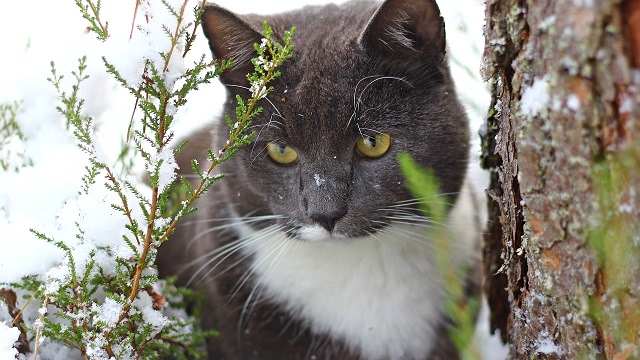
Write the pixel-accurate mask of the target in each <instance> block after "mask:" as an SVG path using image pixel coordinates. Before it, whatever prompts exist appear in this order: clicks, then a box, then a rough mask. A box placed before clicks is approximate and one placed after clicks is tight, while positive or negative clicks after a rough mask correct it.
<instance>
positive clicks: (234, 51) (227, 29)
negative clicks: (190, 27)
mask: <svg viewBox="0 0 640 360" xmlns="http://www.w3.org/2000/svg"><path fill="white" fill-rule="evenodd" d="M202 29H203V30H204V35H205V36H206V37H207V39H209V47H210V48H211V53H212V54H213V57H214V58H215V59H219V60H228V59H232V64H233V66H232V67H231V68H229V69H227V70H225V71H223V72H222V74H221V75H220V80H222V82H223V83H224V84H233V85H240V86H247V74H249V73H252V72H253V65H252V64H251V58H252V57H253V56H254V55H255V49H254V48H253V44H255V43H260V40H261V39H262V35H260V33H258V32H257V31H255V30H254V29H253V28H252V27H251V26H250V25H249V24H247V23H246V22H245V21H244V20H242V19H241V18H240V17H238V15H236V14H234V13H232V12H231V11H229V10H227V9H224V8H222V7H220V6H218V5H215V4H207V5H206V6H205V8H204V13H203V14H202Z"/></svg>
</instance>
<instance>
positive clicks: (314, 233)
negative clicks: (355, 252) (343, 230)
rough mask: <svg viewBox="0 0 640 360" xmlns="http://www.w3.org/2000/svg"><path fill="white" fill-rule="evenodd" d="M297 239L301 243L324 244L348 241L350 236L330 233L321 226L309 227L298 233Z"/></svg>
mask: <svg viewBox="0 0 640 360" xmlns="http://www.w3.org/2000/svg"><path fill="white" fill-rule="evenodd" d="M296 238H297V239H299V240H301V241H309V242H323V241H335V240H340V239H348V238H349V237H348V236H345V235H342V234H340V233H335V232H329V231H327V229H325V228H323V227H322V226H320V225H307V226H303V227H301V228H299V229H298V230H297V231H296Z"/></svg>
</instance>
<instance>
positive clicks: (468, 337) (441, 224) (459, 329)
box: [398, 153, 480, 360]
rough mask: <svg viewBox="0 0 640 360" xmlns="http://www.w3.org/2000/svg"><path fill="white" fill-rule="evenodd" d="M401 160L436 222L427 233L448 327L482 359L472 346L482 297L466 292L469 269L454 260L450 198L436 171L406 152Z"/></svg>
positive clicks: (463, 352) (466, 350)
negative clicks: (442, 189)
mask: <svg viewBox="0 0 640 360" xmlns="http://www.w3.org/2000/svg"><path fill="white" fill-rule="evenodd" d="M398 160H399V162H400V168H401V169H402V173H403V174H404V176H405V178H406V186H407V188H408V189H409V190H410V191H411V192H412V194H413V196H414V197H415V198H416V199H428V201H420V207H421V209H422V211H423V212H424V214H425V216H426V217H427V218H428V219H429V220H430V222H431V223H432V224H435V226H433V227H431V229H430V231H429V234H428V236H427V234H425V236H426V237H427V241H429V242H430V244H431V245H432V247H433V249H434V251H435V258H436V261H437V263H438V269H439V270H440V274H441V275H442V279H443V286H444V292H445V300H444V304H443V308H444V313H445V314H446V315H447V316H448V317H449V318H450V319H451V320H452V321H453V323H452V325H451V326H450V327H449V329H448V332H449V338H450V339H451V341H452V342H453V343H454V345H455V346H456V348H457V349H458V350H459V351H460V356H461V358H462V359H465V360H473V359H479V358H480V355H479V354H478V353H477V351H476V349H475V348H474V347H473V346H472V339H473V335H474V332H475V319H476V314H477V312H478V309H479V306H480V298H479V296H473V297H467V296H466V295H465V289H464V286H465V281H466V275H467V274H468V273H469V269H458V268H457V267H456V266H455V265H454V264H453V263H452V261H451V259H452V252H453V251H455V249H454V248H453V246H452V245H451V244H453V243H454V242H453V241H451V236H452V234H451V230H450V229H449V228H448V227H447V226H445V224H446V221H447V219H446V217H447V210H448V208H449V203H448V201H449V199H448V198H447V197H446V196H443V195H442V194H441V193H440V183H439V182H438V179H437V178H436V176H435V175H434V174H433V172H432V171H430V170H429V169H422V168H421V167H420V166H419V165H418V164H417V163H416V162H415V161H414V160H413V159H412V158H411V156H409V155H408V154H406V153H403V154H400V156H399V157H398ZM461 274H462V276H461Z"/></svg>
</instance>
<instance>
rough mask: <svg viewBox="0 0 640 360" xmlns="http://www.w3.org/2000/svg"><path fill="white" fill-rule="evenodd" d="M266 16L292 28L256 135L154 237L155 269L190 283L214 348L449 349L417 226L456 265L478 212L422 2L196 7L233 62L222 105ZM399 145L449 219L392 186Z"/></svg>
mask: <svg viewBox="0 0 640 360" xmlns="http://www.w3.org/2000/svg"><path fill="white" fill-rule="evenodd" d="M264 20H267V21H268V22H269V24H270V25H271V26H272V27H273V28H274V30H275V33H276V34H282V33H283V31H284V30H285V29H289V28H290V27H292V26H296V27H297V30H298V32H297V33H296V36H295V38H294V45H295V50H294V57H293V59H291V60H289V61H288V62H287V63H286V64H285V66H284V68H283V70H282V77H280V78H279V79H278V80H277V81H276V82H275V83H274V84H273V86H274V89H275V90H274V92H273V93H272V94H271V95H270V96H269V99H270V100H271V104H270V103H269V102H267V101H263V103H262V105H263V106H264V108H265V110H264V112H263V113H262V114H260V115H259V116H258V117H257V118H256V119H255V120H254V122H253V124H254V126H253V129H254V130H255V131H256V133H257V135H256V137H255V139H254V142H253V143H252V144H250V145H248V146H245V147H243V148H241V149H240V150H239V151H238V154H237V156H236V157H235V158H233V159H232V160H231V161H230V162H229V163H227V164H225V165H224V166H223V167H222V172H223V173H225V174H226V179H225V180H223V182H221V183H219V184H218V185H215V186H214V188H213V189H212V190H211V191H210V192H208V193H207V194H206V195H205V196H204V197H203V198H202V199H201V200H200V202H199V204H198V206H199V207H200V208H201V210H200V211H199V212H198V215H197V219H195V220H194V219H191V221H187V222H186V224H185V225H183V226H182V227H180V228H179V229H178V230H177V232H176V236H175V238H174V239H172V240H171V241H169V242H168V243H167V244H166V247H165V248H161V251H160V254H159V259H158V261H159V267H160V270H161V272H162V273H163V274H168V273H180V274H182V276H183V281H185V282H186V281H188V280H189V279H190V278H191V280H192V281H191V284H192V285H193V284H197V285H198V286H199V287H200V288H201V289H203V291H204V292H205V294H206V297H207V299H208V301H209V303H208V304H207V305H206V306H205V309H204V310H205V311H204V312H205V313H204V316H203V324H204V325H205V326H206V327H208V328H214V329H217V330H219V331H220V334H221V335H220V337H219V338H215V339H212V340H211V341H210V344H209V347H210V350H211V358H213V359H242V358H244V359H304V358H318V359H348V358H353V359H358V358H365V359H427V358H429V359H455V358H456V357H457V353H456V351H455V349H454V347H453V345H452V344H451V342H450V340H449V339H448V337H447V334H446V327H447V324H448V322H447V319H446V317H445V316H443V314H442V309H441V303H442V300H443V289H442V284H441V276H440V275H439V272H438V268H437V266H436V260H435V259H434V254H433V252H434V251H433V248H432V245H431V244H429V242H428V240H426V239H425V238H424V235H425V234H427V233H428V230H429V229H430V228H431V227H447V228H449V229H452V234H453V236H452V238H451V241H453V244H452V245H453V252H452V260H453V263H454V265H456V266H466V267H469V266H474V265H475V261H476V260H477V238H478V221H477V218H476V216H475V214H476V204H475V203H474V200H473V196H472V194H471V192H470V191H469V189H468V186H467V185H465V184H464V181H465V170H466V167H467V159H468V152H469V129H468V121H467V118H466V116H465V113H464V110H463V108H462V106H461V105H460V104H459V102H458V100H457V97H456V93H455V90H454V87H453V84H452V81H451V78H450V75H449V70H448V67H447V64H446V57H445V34H444V22H443V20H442V18H441V17H440V13H439V10H438V7H437V5H436V4H435V1H433V0H387V1H386V2H384V3H383V4H382V5H381V4H380V3H374V2H368V1H353V2H348V3H345V4H343V5H340V6H336V5H330V6H322V7H306V8H304V9H302V10H300V11H295V12H290V13H285V14H281V15H274V16H258V15H246V16H237V15H235V14H233V13H230V12H228V11H226V10H224V9H222V8H219V7H216V6H214V5H208V6H207V8H206V11H205V14H204V16H203V28H204V31H205V34H206V36H207V38H208V39H209V43H210V46H211V49H212V52H213V55H214V57H216V58H228V57H234V59H235V64H236V66H235V67H234V69H232V70H230V71H227V72H226V73H225V74H224V75H223V76H222V81H223V83H225V84H226V85H227V90H228V92H229V97H228V100H227V103H226V105H225V112H226V113H228V114H233V113H234V108H235V100H234V98H235V95H236V94H240V95H241V96H243V97H247V96H248V92H247V91H246V90H245V89H246V86H247V82H246V77H245V76H246V74H247V73H248V72H251V69H252V66H251V65H250V64H249V63H248V59H249V58H250V57H252V56H253V55H252V54H253V46H252V45H253V43H259V42H260V38H261V36H260V35H259V34H258V32H257V31H256V30H258V31H259V30H260V29H261V24H262V22H263V21H264ZM379 132H382V133H389V134H391V136H392V138H393V143H392V145H391V148H390V150H389V152H388V153H387V154H385V155H383V156H382V157H380V158H376V159H369V158H365V157H363V156H361V155H359V154H358V153H357V152H356V151H355V150H354V147H355V143H356V141H357V140H358V139H360V138H361V137H362V136H363V135H365V136H371V135H375V134H376V133H379ZM227 134H228V129H227V125H226V123H225V122H224V121H217V122H216V123H215V124H213V125H211V126H210V127H208V128H205V129H203V130H201V131H200V132H198V133H196V134H194V135H193V137H192V138H191V142H190V145H189V146H188V148H187V150H186V151H185V152H183V153H182V155H181V157H180V158H179V159H178V161H179V163H180V167H181V169H182V171H184V173H185V174H188V169H189V168H190V166H189V160H190V159H191V158H192V157H197V156H200V158H201V161H200V162H201V163H202V162H203V161H202V155H204V154H205V149H207V148H212V149H213V150H214V152H215V151H216V150H217V149H220V148H222V146H223V145H224V142H225V141H226V136H227ZM269 141H278V142H280V143H282V144H286V145H288V146H290V147H292V148H294V149H295V150H296V151H297V152H298V155H299V158H298V160H297V161H296V162H295V163H294V164H292V165H288V166H282V165H279V164H276V163H275V162H274V161H272V160H270V159H269V157H268V156H267V155H266V151H265V146H266V143H267V142H269ZM403 151H404V152H408V153H409V154H410V155H411V156H412V157H413V158H414V159H415V160H417V162H418V163H420V164H421V165H423V166H424V167H429V168H431V169H433V171H434V173H435V174H436V176H437V178H438V179H439V180H440V182H441V184H442V193H443V194H446V196H447V197H448V199H449V201H450V202H451V203H452V204H453V205H452V207H451V210H450V212H449V215H448V221H447V223H446V224H433V223H429V222H428V220H426V219H425V218H423V217H421V216H420V212H419V211H418V202H417V201H414V199H413V198H412V196H411V195H410V193H409V192H408V190H407V189H405V188H404V186H403V184H404V179H403V177H402V175H401V173H400V170H399V166H398V162H397V155H398V154H399V153H400V152H403ZM194 154H199V155H194ZM443 196H444V195H443ZM428 200H429V199H424V201H428ZM185 268H188V269H190V270H189V272H187V273H185V272H184V271H183V270H184V269H185ZM476 275H477V274H476ZM468 284H469V291H470V292H475V291H476V289H475V283H474V281H468Z"/></svg>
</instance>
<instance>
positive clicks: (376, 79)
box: [356, 76, 414, 105]
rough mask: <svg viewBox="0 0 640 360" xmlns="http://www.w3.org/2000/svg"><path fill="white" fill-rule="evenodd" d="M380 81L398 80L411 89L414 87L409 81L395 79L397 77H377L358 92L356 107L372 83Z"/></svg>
mask: <svg viewBox="0 0 640 360" xmlns="http://www.w3.org/2000/svg"><path fill="white" fill-rule="evenodd" d="M380 80H398V81H401V82H403V83H405V84H407V85H409V87H411V88H413V87H414V86H413V84H411V83H410V82H409V81H407V80H406V79H404V78H401V77H397V76H379V77H376V78H375V79H373V80H372V81H370V82H369V83H368V84H367V86H365V87H364V89H362V91H361V92H360V95H359V96H358V100H357V102H356V103H357V104H358V105H359V104H361V103H362V96H363V95H364V93H365V92H366V91H367V89H369V87H370V86H371V85H373V84H374V83H376V82H378V81H380Z"/></svg>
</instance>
